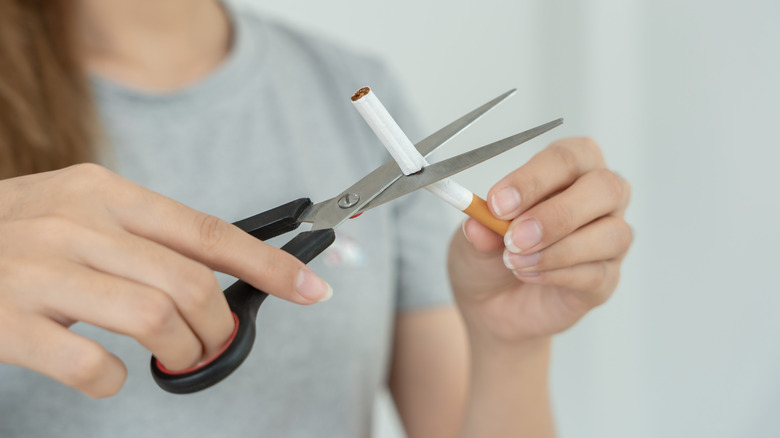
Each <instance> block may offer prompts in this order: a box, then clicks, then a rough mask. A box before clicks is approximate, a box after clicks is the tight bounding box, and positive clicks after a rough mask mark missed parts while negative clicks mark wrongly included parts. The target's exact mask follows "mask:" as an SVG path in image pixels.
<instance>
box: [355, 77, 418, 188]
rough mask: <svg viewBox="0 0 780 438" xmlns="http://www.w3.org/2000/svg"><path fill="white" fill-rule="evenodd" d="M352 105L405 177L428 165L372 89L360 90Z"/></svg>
mask: <svg viewBox="0 0 780 438" xmlns="http://www.w3.org/2000/svg"><path fill="white" fill-rule="evenodd" d="M352 104H353V105H354V106H355V108H357V110H358V112H359V113H360V115H361V116H363V120H365V121H366V123H368V126H369V127H371V130H372V131H374V134H376V136H377V137H379V140H380V141H381V142H382V144H383V145H385V148H387V151H388V152H390V155H392V156H393V159H394V160H395V161H396V163H398V166H399V167H400V168H401V171H403V173H404V175H411V174H413V173H416V172H419V171H420V169H422V168H423V167H425V166H426V165H427V164H428V163H426V162H425V158H423V156H422V155H420V153H419V152H417V149H416V148H415V147H414V145H413V144H412V142H411V141H409V137H407V136H406V134H404V131H403V130H402V129H401V127H400V126H398V123H396V122H395V120H394V119H393V117H392V116H391V115H390V113H389V112H387V108H385V106H384V105H382V102H380V101H379V99H378V98H377V97H376V94H374V92H373V91H371V89H370V88H368V87H363V88H361V89H360V90H358V91H357V93H355V95H354V96H352Z"/></svg>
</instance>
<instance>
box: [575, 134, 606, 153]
mask: <svg viewBox="0 0 780 438" xmlns="http://www.w3.org/2000/svg"><path fill="white" fill-rule="evenodd" d="M578 143H579V144H580V145H582V148H584V149H585V150H587V151H588V152H589V153H591V154H593V155H594V156H595V157H596V158H602V152H601V147H600V146H599V144H598V142H596V140H594V139H593V138H591V137H579V138H578Z"/></svg>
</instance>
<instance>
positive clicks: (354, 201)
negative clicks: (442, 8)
mask: <svg viewBox="0 0 780 438" xmlns="http://www.w3.org/2000/svg"><path fill="white" fill-rule="evenodd" d="M515 91H516V90H514V89H512V90H509V91H507V92H506V93H504V94H502V95H500V96H498V97H496V98H495V99H493V100H491V101H489V102H488V103H486V104H484V105H482V106H480V107H479V108H477V109H475V110H473V111H471V112H470V113H468V114H466V115H465V116H462V117H460V118H459V119H457V120H455V121H454V122H452V123H450V124H449V125H447V126H445V127H443V128H441V129H439V130H438V131H436V132H434V133H433V134H431V135H429V136H428V137H426V138H424V139H423V140H421V141H420V142H418V143H417V144H416V145H415V147H416V148H417V150H418V151H419V152H420V153H421V154H422V155H423V156H427V155H429V154H430V153H431V152H433V151H435V150H436V149H437V148H438V147H439V146H441V145H443V144H444V143H446V142H447V141H448V140H450V139H451V138H452V137H454V136H455V135H457V134H458V133H460V132H461V131H463V130H464V129H466V128H467V127H468V126H469V125H471V124H472V123H474V122H475V121H476V120H477V119H479V118H480V117H482V116H483V115H484V114H485V113H487V112H488V111H490V110H491V109H493V108H494V107H495V106H496V105H498V104H499V103H500V102H501V101H503V100H504V99H506V98H507V97H509V96H511V95H512V94H514V93H515ZM402 176H404V174H403V172H401V169H400V168H399V167H398V164H397V163H396V162H395V161H394V160H390V161H388V162H387V163H385V164H383V165H382V166H380V167H378V168H376V169H374V171H373V172H371V173H369V174H368V175H366V176H365V177H363V178H362V179H361V180H360V181H358V182H356V183H355V184H353V185H352V186H351V187H350V188H348V189H346V190H344V191H343V192H341V193H340V194H339V195H338V196H336V197H333V198H330V199H328V200H326V201H322V202H319V203H317V204H315V205H313V206H312V207H311V208H310V209H309V211H307V212H306V213H305V214H304V215H303V216H302V217H301V218H300V219H299V220H300V221H301V222H311V223H312V224H313V225H312V230H320V229H326V228H335V227H337V226H338V225H339V224H341V223H342V222H344V221H345V220H347V219H348V218H350V217H352V216H354V215H356V214H358V212H359V211H362V210H361V209H363V208H364V207H365V206H366V205H367V204H368V203H369V202H370V201H371V200H372V199H374V198H375V197H376V196H377V195H379V194H380V193H382V192H383V191H384V190H385V189H387V188H388V187H389V186H390V185H391V184H393V183H394V182H396V181H398V179H399V178H401V177H402ZM399 196H400V195H399ZM385 202H387V201H385ZM383 203H384V202H383ZM345 206H346V207H345Z"/></svg>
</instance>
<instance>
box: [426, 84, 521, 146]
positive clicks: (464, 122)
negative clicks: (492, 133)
mask: <svg viewBox="0 0 780 438" xmlns="http://www.w3.org/2000/svg"><path fill="white" fill-rule="evenodd" d="M516 91H517V89H516V88H513V89H511V90H509V91H507V92H506V93H504V94H502V95H500V96H498V97H496V98H495V99H493V100H491V101H490V102H488V103H486V104H484V105H482V106H481V107H479V108H477V109H475V110H474V111H472V112H470V113H468V114H466V115H465V116H463V117H461V118H459V119H458V120H455V121H454V122H452V123H450V124H449V125H447V126H445V127H443V128H441V129H439V130H438V131H436V132H434V133H433V134H431V135H429V136H428V137H426V138H424V139H422V140H420V141H419V142H418V143H417V144H416V145H414V147H416V148H417V151H418V152H420V153H421V154H422V155H423V157H426V156H428V155H429V154H430V153H431V152H433V151H435V150H436V149H437V148H438V147H439V146H441V145H443V144H444V143H446V142H447V141H449V140H450V139H451V138H452V137H455V136H456V135H457V134H459V133H460V132H461V131H463V130H464V129H466V128H468V127H469V126H470V125H471V124H472V123H474V122H475V121H477V120H478V119H479V118H480V117H482V116H483V115H485V113H486V112H488V111H490V110H491V109H493V108H494V107H495V106H496V105H498V104H499V103H501V102H502V101H503V100H504V99H506V98H507V97H509V96H511V95H513V94H515V92H516Z"/></svg>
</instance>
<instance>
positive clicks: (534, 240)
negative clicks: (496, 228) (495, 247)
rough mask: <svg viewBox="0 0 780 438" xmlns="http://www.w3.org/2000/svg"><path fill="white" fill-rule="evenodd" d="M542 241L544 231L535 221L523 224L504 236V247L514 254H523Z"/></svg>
mask: <svg viewBox="0 0 780 438" xmlns="http://www.w3.org/2000/svg"><path fill="white" fill-rule="evenodd" d="M541 241H542V229H541V228H539V224H537V223H536V221H535V220H533V219H530V220H526V221H523V222H521V223H520V225H518V226H516V227H514V228H511V229H510V230H509V231H508V232H507V233H506V235H504V245H505V246H506V248H507V249H508V250H509V251H511V252H514V253H521V252H523V251H525V250H527V249H529V248H531V247H533V246H534V245H536V244H538V243H539V242H541Z"/></svg>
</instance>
